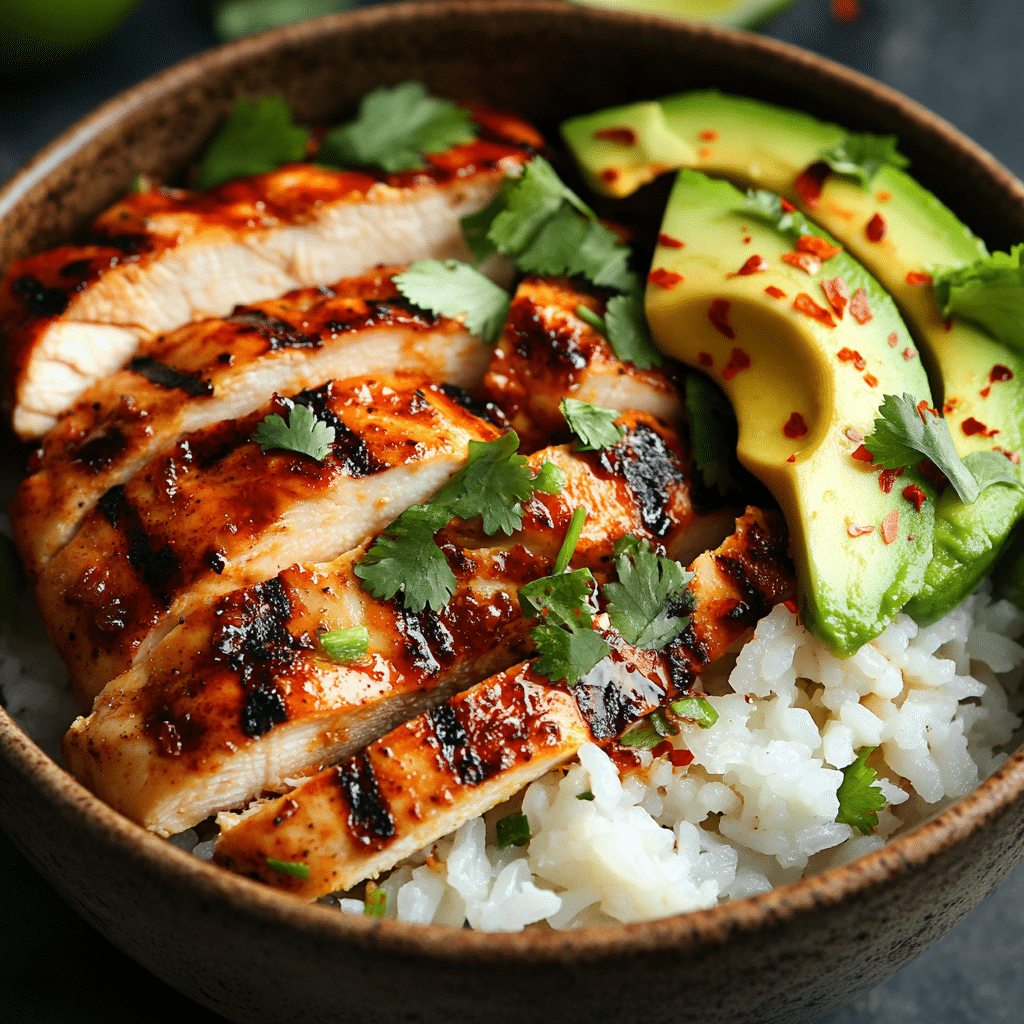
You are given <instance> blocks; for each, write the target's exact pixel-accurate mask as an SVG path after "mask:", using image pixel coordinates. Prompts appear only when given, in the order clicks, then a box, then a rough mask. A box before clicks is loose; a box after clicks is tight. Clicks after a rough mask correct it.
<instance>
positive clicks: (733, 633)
mask: <svg viewBox="0 0 1024 1024" xmlns="http://www.w3.org/2000/svg"><path fill="white" fill-rule="evenodd" d="M690 568H691V569H692V571H693V574H694V575H693V579H692V580H691V581H690V583H689V585H688V590H689V592H690V594H691V595H692V597H693V600H694V604H695V610H694V612H693V613H692V616H691V620H690V624H689V625H688V626H687V628H686V629H685V630H684V632H683V633H682V634H680V636H679V637H677V638H676V640H674V641H672V642H671V643H670V644H669V645H668V646H667V647H666V648H665V650H663V651H660V652H652V651H642V650H637V649H636V648H633V647H630V646H629V645H628V644H626V643H625V642H624V641H623V640H622V638H621V637H619V636H618V634H614V633H607V632H605V633H604V635H605V637H606V639H607V640H608V641H609V642H610V643H611V644H612V648H613V649H612V653H611V654H610V655H609V656H608V657H607V658H606V659H605V660H603V661H601V662H599V663H598V665H597V666H596V667H595V668H594V669H592V670H591V671H590V673H589V674H588V675H587V676H585V677H584V678H583V679H582V680H581V681H580V683H579V684H578V685H577V686H575V687H567V686H565V685H559V684H555V683H552V682H550V681H549V680H548V679H546V678H545V677H544V676H541V675H539V674H538V673H536V672H535V671H534V670H533V668H532V667H531V663H529V662H526V663H524V664H521V665H517V666H516V667H514V668H512V669H509V670H508V671H506V672H503V673H501V674H499V675H496V676H494V677H492V678H491V679H488V680H486V681H484V682H482V683H479V684H477V685H476V686H474V687H472V688H471V689H469V690H467V691H466V692H464V693H461V694H459V695H457V696H455V697H453V698H451V699H449V700H448V701H446V702H445V703H444V704H441V705H440V706H438V707H436V708H434V709H432V710H431V711H429V712H426V713H424V714H421V715H419V716H418V717H417V718H415V719H413V720H411V721H408V722H405V723H404V724H402V725H400V726H399V727H398V728H397V729H394V730H393V731H391V732H390V733H388V734H387V735H385V736H383V737H381V738H380V739H379V740H376V741H374V742H373V743H371V744H370V745H369V746H368V747H367V748H366V749H365V750H363V751H361V752H360V753H358V754H356V755H355V756H353V757H351V758H349V759H348V760H346V761H344V762H343V763H341V764H339V765H337V766H334V767H331V768H328V769H326V770H325V771H323V772H321V773H319V774H317V775H315V776H314V777H312V778H310V779H308V780H307V781H305V782H303V783H302V784H301V785H300V786H299V787H298V788H296V789H294V790H293V791H291V792H290V793H287V794H285V795H284V796H282V797H280V798H278V799H275V800H269V801H265V802H263V803H261V804H257V805H256V806H255V807H254V808H252V809H250V810H249V811H246V812H243V813H242V814H241V815H235V814H221V815H220V816H219V818H218V821H219V823H220V825H221V827H222V833H221V836H220V838H219V840H218V843H217V847H216V851H215V854H214V859H215V860H216V862H217V863H219V864H222V865H224V866H225V867H228V868H231V869H232V870H234V871H237V872H240V873H242V874H246V875H249V876H250V877H253V878H257V879H260V880H262V881H264V882H267V883H269V884H270V885H273V886H275V887H277V888H280V889H284V890H287V891H290V892H293V893H295V894H296V895H299V896H303V897H305V898H307V899H314V898H316V897H318V896H322V895H324V894H325V893H329V892H335V891H338V890H344V889H349V888H351V887H352V886H353V885H355V884H356V883H357V882H360V881H362V880H363V879H364V878H375V877H377V875H379V874H380V873H381V872H382V871H387V870H389V869H390V868H392V867H394V866H395V865H396V864H398V863H399V862H400V861H401V860H403V859H404V858H405V857H408V856H409V855H411V854H413V853H415V852H416V851H417V850H420V849H422V848H424V847H426V846H429V845H430V844H431V843H433V842H435V841H436V840H438V839H440V838H441V837H442V836H445V835H447V834H449V833H450V832H453V831H455V829H457V828H458V827H459V826H460V825H462V824H463V823H464V822H465V821H468V820H469V819H470V818H474V817H476V816H478V815H480V814H482V813H484V812H485V811H487V810H489V809H490V808H492V807H494V806H496V805H497V804H499V803H501V802H503V801H504V800H507V799H508V798H509V797H511V796H512V795H513V794H515V793H516V792H518V791H519V790H520V789H522V788H523V787H524V786H526V785H528V784H529V783H530V782H533V781H534V780H536V779H538V778H540V777H541V776H542V775H543V774H545V772H547V771H549V770H550V769H551V768H554V767H557V766H559V765H561V764H564V763H566V762H567V761H569V760H571V759H572V758H573V757H574V756H575V755H576V753H577V752H578V750H579V748H580V747H581V746H582V745H583V744H584V743H587V742H596V743H599V744H601V745H602V746H604V747H606V748H615V752H616V754H617V757H618V759H619V760H620V762H625V763H626V764H628V763H629V762H630V761H632V762H633V763H636V762H637V758H636V755H635V753H634V752H633V751H632V750H630V749H629V748H624V747H620V746H619V745H618V744H617V742H616V737H617V736H618V735H620V734H621V732H622V731H623V730H624V729H625V728H627V727H628V726H629V725H631V724H632V723H633V722H635V721H636V720H637V719H639V718H641V717H643V716H644V715H646V714H648V713H650V712H651V711H653V710H654V709H655V708H657V707H659V706H660V705H662V704H663V703H665V702H666V701H667V700H671V699H672V698H674V697H676V696H679V695H680V694H682V693H685V692H688V691H689V690H690V687H691V686H692V685H693V683H694V682H695V680H696V677H697V675H698V674H699V673H700V671H701V670H702V669H703V668H704V667H705V666H706V665H707V664H709V663H710V662H712V661H714V660H715V659H716V658H718V657H720V656H721V655H722V654H724V653H725V651H726V650H727V649H728V648H729V646H730V645H731V644H732V643H733V642H734V641H735V640H736V639H738V638H739V637H740V636H742V635H743V634H744V633H745V632H746V631H747V629H748V627H749V625H750V624H751V622H752V621H755V620H756V619H757V618H759V617H761V616H762V615H764V614H766V613H767V611H768V610H769V609H770V608H771V607H772V606H773V605H774V604H776V603H777V602H778V601H781V600H784V599H785V598H786V597H787V596H789V595H790V594H792V593H793V592H794V589H795V580H794V577H793V569H792V566H791V564H790V562H789V558H788V556H787V554H786V534H785V528H784V525H783V523H782V520H781V518H780V517H779V516H777V515H775V514H772V513H763V512H761V511H759V510H757V509H752V508H750V509H748V510H747V512H746V514H745V515H744V516H743V517H742V518H741V519H739V520H737V523H736V530H735V532H734V533H733V535H732V536H731V537H729V538H728V539H727V540H726V541H725V542H724V543H723V544H722V545H721V546H720V547H719V548H718V550H717V551H711V552H706V553H704V554H702V555H701V556H700V557H698V558H697V559H696V560H695V561H694V562H693V564H692V565H691V566H690ZM599 621H600V620H599ZM272 860H276V861H284V862H286V863H290V864H302V865H304V867H305V868H306V869H307V870H308V877H299V876H297V875H294V874H289V873H286V872H283V871H278V870H275V868H274V867H272V866H271V864H270V863H269V861H272Z"/></svg>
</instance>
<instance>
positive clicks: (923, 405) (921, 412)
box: [917, 398, 939, 423]
mask: <svg viewBox="0 0 1024 1024" xmlns="http://www.w3.org/2000/svg"><path fill="white" fill-rule="evenodd" d="M926 412H930V413H931V414H932V415H933V416H936V417H937V416H938V415H939V410H938V409H933V408H932V407H931V406H930V405H929V404H928V400H927V399H925V398H922V399H921V401H920V402H918V403H917V415H918V416H920V417H921V422H922V423H927V422H928V417H927V416H925V413H926Z"/></svg>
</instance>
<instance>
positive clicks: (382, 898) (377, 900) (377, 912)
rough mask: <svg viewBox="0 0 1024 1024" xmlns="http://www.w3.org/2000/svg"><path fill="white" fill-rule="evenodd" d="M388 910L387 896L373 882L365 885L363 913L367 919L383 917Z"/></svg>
mask: <svg viewBox="0 0 1024 1024" xmlns="http://www.w3.org/2000/svg"><path fill="white" fill-rule="evenodd" d="M387 909H388V894H387V893H386V892H385V891H384V890H383V889H381V888H380V887H378V886H377V885H375V884H374V883H373V882H367V883H366V893H365V897H364V899H363V913H364V914H365V915H366V916H367V917H383V916H384V914H385V913H386V912H387Z"/></svg>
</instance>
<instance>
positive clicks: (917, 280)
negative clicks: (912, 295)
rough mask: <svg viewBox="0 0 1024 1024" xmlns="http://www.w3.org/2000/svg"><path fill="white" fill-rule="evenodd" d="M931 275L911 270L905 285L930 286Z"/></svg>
mask: <svg viewBox="0 0 1024 1024" xmlns="http://www.w3.org/2000/svg"><path fill="white" fill-rule="evenodd" d="M931 283H932V275H931V274H926V273H924V271H920V270H911V271H909V272H908V273H907V284H931Z"/></svg>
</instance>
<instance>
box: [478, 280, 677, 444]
mask: <svg viewBox="0 0 1024 1024" xmlns="http://www.w3.org/2000/svg"><path fill="white" fill-rule="evenodd" d="M603 294H604V293H603V292H601V291H600V290H595V291H586V290H584V287H583V286H582V285H581V284H579V283H577V282H576V281H569V280H568V279H566V278H551V277H528V278H526V279H525V280H524V281H522V282H521V283H520V285H519V288H518V289H517V290H516V293H515V297H514V298H513V300H512V308H511V311H510V313H509V316H508V320H507V321H506V323H505V329H504V332H503V334H502V337H501V340H500V341H499V342H498V345H497V348H496V349H495V351H494V356H493V358H492V359H491V364H490V366H489V367H488V370H487V376H486V377H485V378H484V387H483V394H484V397H485V398H487V399H489V400H490V401H492V402H494V403H495V405H497V406H498V408H499V409H501V410H502V412H503V413H504V414H505V416H506V418H507V419H508V421H509V423H510V424H511V426H512V427H513V429H514V430H515V431H516V432H517V433H518V434H519V436H520V438H521V440H522V446H523V450H524V451H532V450H533V449H535V448H537V447H539V446H540V445H541V444H546V443H549V440H550V439H552V438H555V439H558V438H562V437H567V436H568V433H567V428H566V425H565V419H564V418H563V416H562V414H561V412H560V411H559V408H558V406H559V403H560V402H561V400H562V399H563V398H575V399H578V400H579V401H583V402H590V403H591V404H593V405H600V406H603V407H605V408H608V409H616V410H618V411H623V412H624V411H626V410H627V409H632V410H640V411H642V412H649V413H652V414H653V415H655V416H660V417H662V418H663V419H666V420H669V421H675V420H678V419H679V418H680V417H681V416H682V405H681V403H680V401H679V395H678V393H677V391H676V387H675V385H674V384H673V383H672V380H671V377H670V374H669V373H667V372H665V371H663V370H638V369H637V368H636V367H635V366H634V365H633V364H632V363H623V362H622V361H621V360H620V359H619V358H618V357H617V356H616V355H615V353H614V351H613V350H612V347H611V345H610V344H609V343H608V339H607V338H605V337H604V336H603V335H601V334H599V333H598V332H597V331H596V330H594V328H593V327H592V326H591V325H590V324H588V323H587V322H586V321H585V320H583V319H581V318H580V317H579V315H578V314H577V313H576V309H577V307H579V306H581V305H582V306H586V307H587V308H588V309H590V310H592V311H593V312H594V313H597V314H598V315H603V314H604V299H603V298H602V297H601V296H602V295H603Z"/></svg>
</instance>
